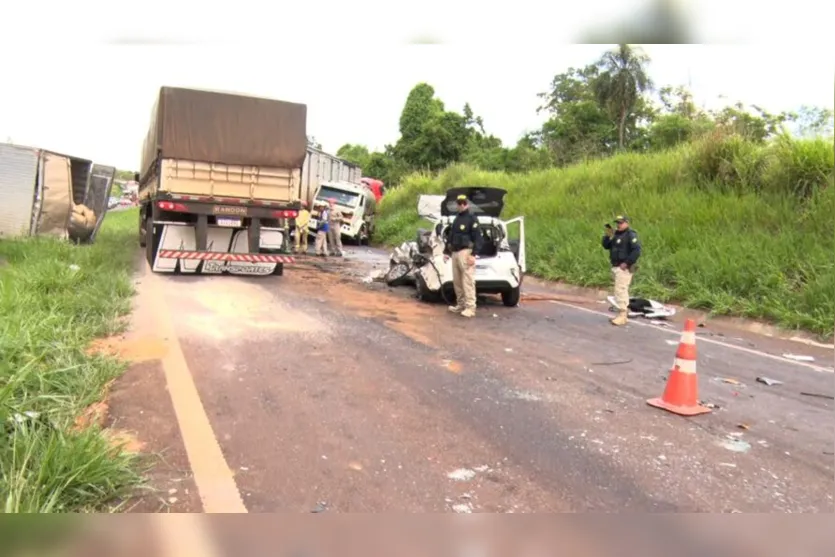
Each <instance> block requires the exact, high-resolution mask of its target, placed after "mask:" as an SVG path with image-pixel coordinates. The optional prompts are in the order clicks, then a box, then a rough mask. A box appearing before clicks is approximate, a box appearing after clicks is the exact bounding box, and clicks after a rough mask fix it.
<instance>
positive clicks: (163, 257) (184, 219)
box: [136, 87, 307, 275]
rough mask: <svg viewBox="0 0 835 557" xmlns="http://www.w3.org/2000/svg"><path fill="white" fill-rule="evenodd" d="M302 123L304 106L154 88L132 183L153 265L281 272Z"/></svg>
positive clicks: (302, 150) (294, 204) (293, 209)
mask: <svg viewBox="0 0 835 557" xmlns="http://www.w3.org/2000/svg"><path fill="white" fill-rule="evenodd" d="M306 122H307V107H306V106H305V105H303V104H297V103H290V102H284V101H279V100H272V99H263V98H257V97H251V96H245V95H237V94H230V93H219V92H212V91H202V90H195V89H183V88H176V87H162V88H161V89H160V92H159V97H158V99H157V101H156V102H155V103H154V106H153V110H152V112H151V123H150V126H149V128H148V133H147V135H146V137H145V141H144V144H143V148H142V160H141V171H140V172H139V173H138V176H137V177H136V178H137V181H138V182H139V202H140V208H141V209H140V216H139V238H140V245H142V246H143V247H145V249H146V255H147V259H148V263H149V264H150V265H151V267H152V269H153V270H154V271H156V272H177V271H179V272H183V273H210V274H218V273H222V272H230V273H234V274H259V275H260V274H271V273H275V274H281V273H282V272H283V265H284V263H289V262H292V261H293V259H292V257H290V256H289V255H285V254H286V253H289V241H288V240H289V238H288V234H287V229H288V225H289V224H290V223H291V222H292V220H293V219H295V217H296V215H297V214H298V211H299V209H300V197H299V196H300V193H301V192H300V187H301V171H302V166H303V164H304V161H305V156H306V154H307V129H306Z"/></svg>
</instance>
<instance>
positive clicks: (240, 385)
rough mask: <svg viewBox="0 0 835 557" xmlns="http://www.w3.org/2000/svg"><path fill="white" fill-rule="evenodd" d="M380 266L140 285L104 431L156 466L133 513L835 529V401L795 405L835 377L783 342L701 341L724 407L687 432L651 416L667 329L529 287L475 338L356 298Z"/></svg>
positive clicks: (441, 320) (495, 309)
mask: <svg viewBox="0 0 835 557" xmlns="http://www.w3.org/2000/svg"><path fill="white" fill-rule="evenodd" d="M370 253H371V252H370V251H367V250H364V249H354V250H353V251H350V250H349V256H348V257H347V258H346V259H345V260H329V261H326V262H325V261H320V260H310V261H308V262H306V263H303V264H300V265H297V266H294V267H292V268H290V267H288V268H287V270H286V273H285V276H283V277H269V278H241V277H232V276H222V277H202V276H186V275H182V276H167V275H151V274H150V273H149V272H147V271H146V270H145V271H143V272H142V273H141V275H140V276H139V278H138V290H139V295H138V296H137V299H136V312H135V315H134V322H133V326H132V329H131V331H130V332H129V333H128V334H127V335H125V337H124V338H121V339H113V340H111V341H110V346H111V349H113V350H115V351H117V352H121V353H122V354H124V355H125V357H126V358H128V359H132V360H134V361H135V362H136V363H135V364H134V365H133V366H132V367H131V369H130V371H129V372H128V373H127V374H126V375H125V376H124V377H123V378H122V379H120V380H119V381H117V382H116V384H115V385H114V387H113V389H112V392H111V397H110V400H109V407H110V408H109V412H110V421H111V423H112V424H114V426H115V427H118V428H119V429H120V430H125V431H130V432H132V433H133V434H134V435H135V437H136V438H137V439H138V441H139V442H140V443H141V446H142V447H143V450H144V451H145V452H147V453H148V454H150V455H153V456H154V458H155V459H156V460H157V462H158V465H157V466H156V467H155V469H154V472H153V475H152V483H153V485H154V486H155V488H156V490H157V491H156V492H154V493H153V494H149V495H145V496H143V497H141V498H140V499H139V500H138V503H137V505H136V506H135V509H136V510H144V511H154V510H171V511H177V512H183V511H196V512H200V511H208V512H224V509H226V510H228V511H229V512H281V511H291V512H391V511H394V512H398V511H399V512H455V513H471V512H498V513H507V512H560V511H602V512H617V511H646V512H670V511H704V512H833V510H835V502H833V486H835V482H833V473H835V466H834V465H833V456H832V452H833V439H835V422H833V420H832V411H833V402H832V401H831V400H829V399H827V398H819V397H811V396H807V395H803V394H801V393H804V392H807V393H808V392H811V393H820V394H824V395H830V396H831V395H832V394H833V390H835V389H833V380H834V378H835V375H833V374H832V373H831V372H829V371H826V370H825V369H823V368H822V369H813V368H811V367H809V366H804V365H802V364H799V363H793V362H790V361H785V360H784V359H782V358H781V357H780V354H782V351H783V350H785V347H784V346H783V345H782V344H780V341H777V340H773V339H767V338H765V337H757V336H752V335H750V334H748V335H743V334H739V335H738V336H736V334H735V333H734V334H731V333H722V334H717V333H716V332H715V331H712V330H710V329H704V330H700V335H699V341H698V343H697V344H698V350H699V361H698V366H699V367H698V371H699V376H700V389H701V393H700V394H701V398H702V399H703V400H704V401H706V402H709V403H711V404H712V405H714V406H715V409H714V411H713V412H712V413H711V414H709V415H705V416H701V417H697V418H692V419H685V418H681V417H678V416H674V415H672V414H668V413H665V412H662V411H660V410H657V409H654V408H651V407H649V406H648V405H647V404H646V402H645V401H646V399H648V398H651V397H656V396H659V395H660V394H661V392H662V391H663V389H664V384H665V380H666V376H667V372H668V369H669V367H670V365H671V364H672V360H673V357H674V354H675V348H676V347H675V344H677V342H678V333H679V331H680V329H679V328H677V327H676V326H670V327H660V326H646V325H644V324H640V323H634V324H631V325H629V326H628V327H626V328H623V329H616V328H613V327H611V326H610V325H609V323H608V322H607V320H606V317H605V315H602V314H601V311H603V312H604V313H605V307H604V306H601V305H599V304H596V303H595V302H594V301H589V302H588V303H585V304H584V303H582V302H583V300H575V301H572V302H559V301H549V300H547V299H544V297H545V294H547V292H545V291H544V290H541V289H539V290H538V289H537V288H536V287H532V288H530V289H529V290H528V291H529V292H531V293H533V294H537V293H539V296H540V299H539V300H538V301H533V300H531V301H530V302H523V303H522V305H521V306H520V307H517V308H505V307H503V306H502V305H501V304H500V303H499V302H495V301H492V300H489V299H487V300H484V301H483V303H482V305H481V306H480V307H479V310H478V316H477V317H476V318H475V319H472V320H465V319H464V318H462V317H460V316H456V315H452V314H450V313H449V312H447V311H446V308H445V307H444V306H443V305H430V304H422V303H420V302H418V301H416V300H415V299H413V297H412V293H411V292H410V290H409V289H408V288H401V289H390V288H387V287H385V286H384V285H382V284H378V283H372V284H365V283H364V282H363V281H362V278H363V277H365V276H367V274H368V271H369V269H370V268H371V267H372V266H373V265H377V264H379V258H377V259H374V258H373V257H371V256H370V255H368V254H370ZM711 333H712V334H713V336H711ZM794 351H795V352H800V351H802V352H803V353H807V354H815V355H816V357H817V361H818V362H819V363H821V362H822V363H821V366H823V365H824V364H826V365H828V364H829V362H831V359H832V353H831V351H826V350H822V349H814V348H810V347H804V348H803V349H802V350H801V349H799V348H797V347H796V346H795V347H794ZM762 376H767V377H769V378H771V379H776V380H780V381H782V382H783V383H782V384H781V385H773V386H767V385H765V384H763V383H759V382H757V377H762Z"/></svg>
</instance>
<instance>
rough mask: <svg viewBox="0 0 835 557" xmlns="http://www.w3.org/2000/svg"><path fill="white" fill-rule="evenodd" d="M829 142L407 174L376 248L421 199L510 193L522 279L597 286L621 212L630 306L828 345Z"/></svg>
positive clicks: (833, 264) (832, 253)
mask: <svg viewBox="0 0 835 557" xmlns="http://www.w3.org/2000/svg"><path fill="white" fill-rule="evenodd" d="M833 159H835V157H834V156H833V150H832V141H831V140H803V141H795V140H791V139H788V138H779V139H778V140H776V141H774V142H772V143H770V144H768V145H756V144H752V143H748V142H746V141H744V140H742V139H740V138H737V137H715V138H709V139H706V140H704V141H702V142H699V143H694V144H689V145H685V146H681V147H679V148H677V149H674V150H670V151H667V152H662V153H655V154H649V155H647V154H623V155H619V156H616V157H612V158H610V159H606V160H602V161H593V162H588V163H584V164H580V165H575V166H572V167H568V168H563V169H552V170H547V171H542V172H532V173H526V174H505V173H501V172H482V171H479V170H477V169H473V168H468V167H465V166H456V167H452V168H449V169H447V170H446V171H444V172H442V173H441V174H440V175H438V176H429V175H425V174H415V175H412V176H410V177H409V178H407V179H406V180H405V181H404V183H403V185H402V186H401V187H399V188H397V189H395V190H393V191H391V192H390V193H388V194H387V195H386V197H385V198H384V199H383V201H382V203H381V205H380V220H379V222H378V226H377V237H378V239H379V240H380V241H382V242H385V243H387V244H394V243H399V242H402V241H404V240H410V239H413V238H414V234H415V230H416V228H418V227H419V226H422V225H423V224H422V223H421V221H420V219H419V218H418V217H417V215H416V212H415V208H416V205H417V198H418V195H419V194H421V193H443V192H444V191H445V190H446V189H447V188H450V187H452V186H463V185H486V186H495V187H501V188H504V189H506V190H508V195H507V198H506V200H505V201H506V206H505V213H504V214H505V216H506V217H512V216H517V215H524V216H525V224H526V232H527V248H528V270H529V272H531V273H532V274H535V275H538V276H541V277H543V278H546V279H551V280H560V281H564V282H568V283H572V284H576V285H580V286H589V287H607V286H609V284H610V275H609V268H608V259H607V255H606V253H605V252H604V251H603V249H602V247H601V246H600V238H601V236H602V233H603V224H604V223H605V222H607V221H611V219H612V217H613V216H614V215H615V214H617V213H621V212H625V213H627V214H629V215H630V217H631V218H632V222H633V227H634V228H635V229H636V230H637V231H638V233H639V234H640V236H641V240H642V243H643V245H644V255H643V256H642V258H641V262H640V268H639V270H638V272H637V273H636V275H635V280H634V282H633V285H634V286H633V293H634V294H635V295H641V296H647V297H652V298H655V299H658V300H661V301H676V302H679V303H681V304H683V305H684V306H686V307H690V308H694V309H702V310H709V311H711V312H712V313H714V314H717V315H736V316H744V317H750V318H763V319H766V320H769V321H773V322H776V323H778V324H780V325H782V326H784V327H786V328H790V329H798V328H799V329H805V330H808V331H811V332H814V333H817V334H818V335H819V336H821V337H823V338H829V339H831V338H832V336H833V315H835V236H834V235H833V227H832V215H833V214H835V188H833V187H832V186H833V165H835V160H833Z"/></svg>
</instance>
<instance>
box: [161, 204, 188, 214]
mask: <svg viewBox="0 0 835 557" xmlns="http://www.w3.org/2000/svg"><path fill="white" fill-rule="evenodd" d="M157 207H159V208H160V209H162V210H163V211H174V212H176V213H187V212H188V209H186V206H185V205H183V204H182V203H174V202H173V201H158V202H157Z"/></svg>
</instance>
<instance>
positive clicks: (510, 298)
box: [502, 286, 522, 308]
mask: <svg viewBox="0 0 835 557" xmlns="http://www.w3.org/2000/svg"><path fill="white" fill-rule="evenodd" d="M521 296H522V288H521V287H519V286H517V287H516V288H509V289H507V290H504V291H503V292H502V303H503V304H504V305H506V306H507V307H509V308H513V307H516V306H518V305H519V298H520V297H521Z"/></svg>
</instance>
